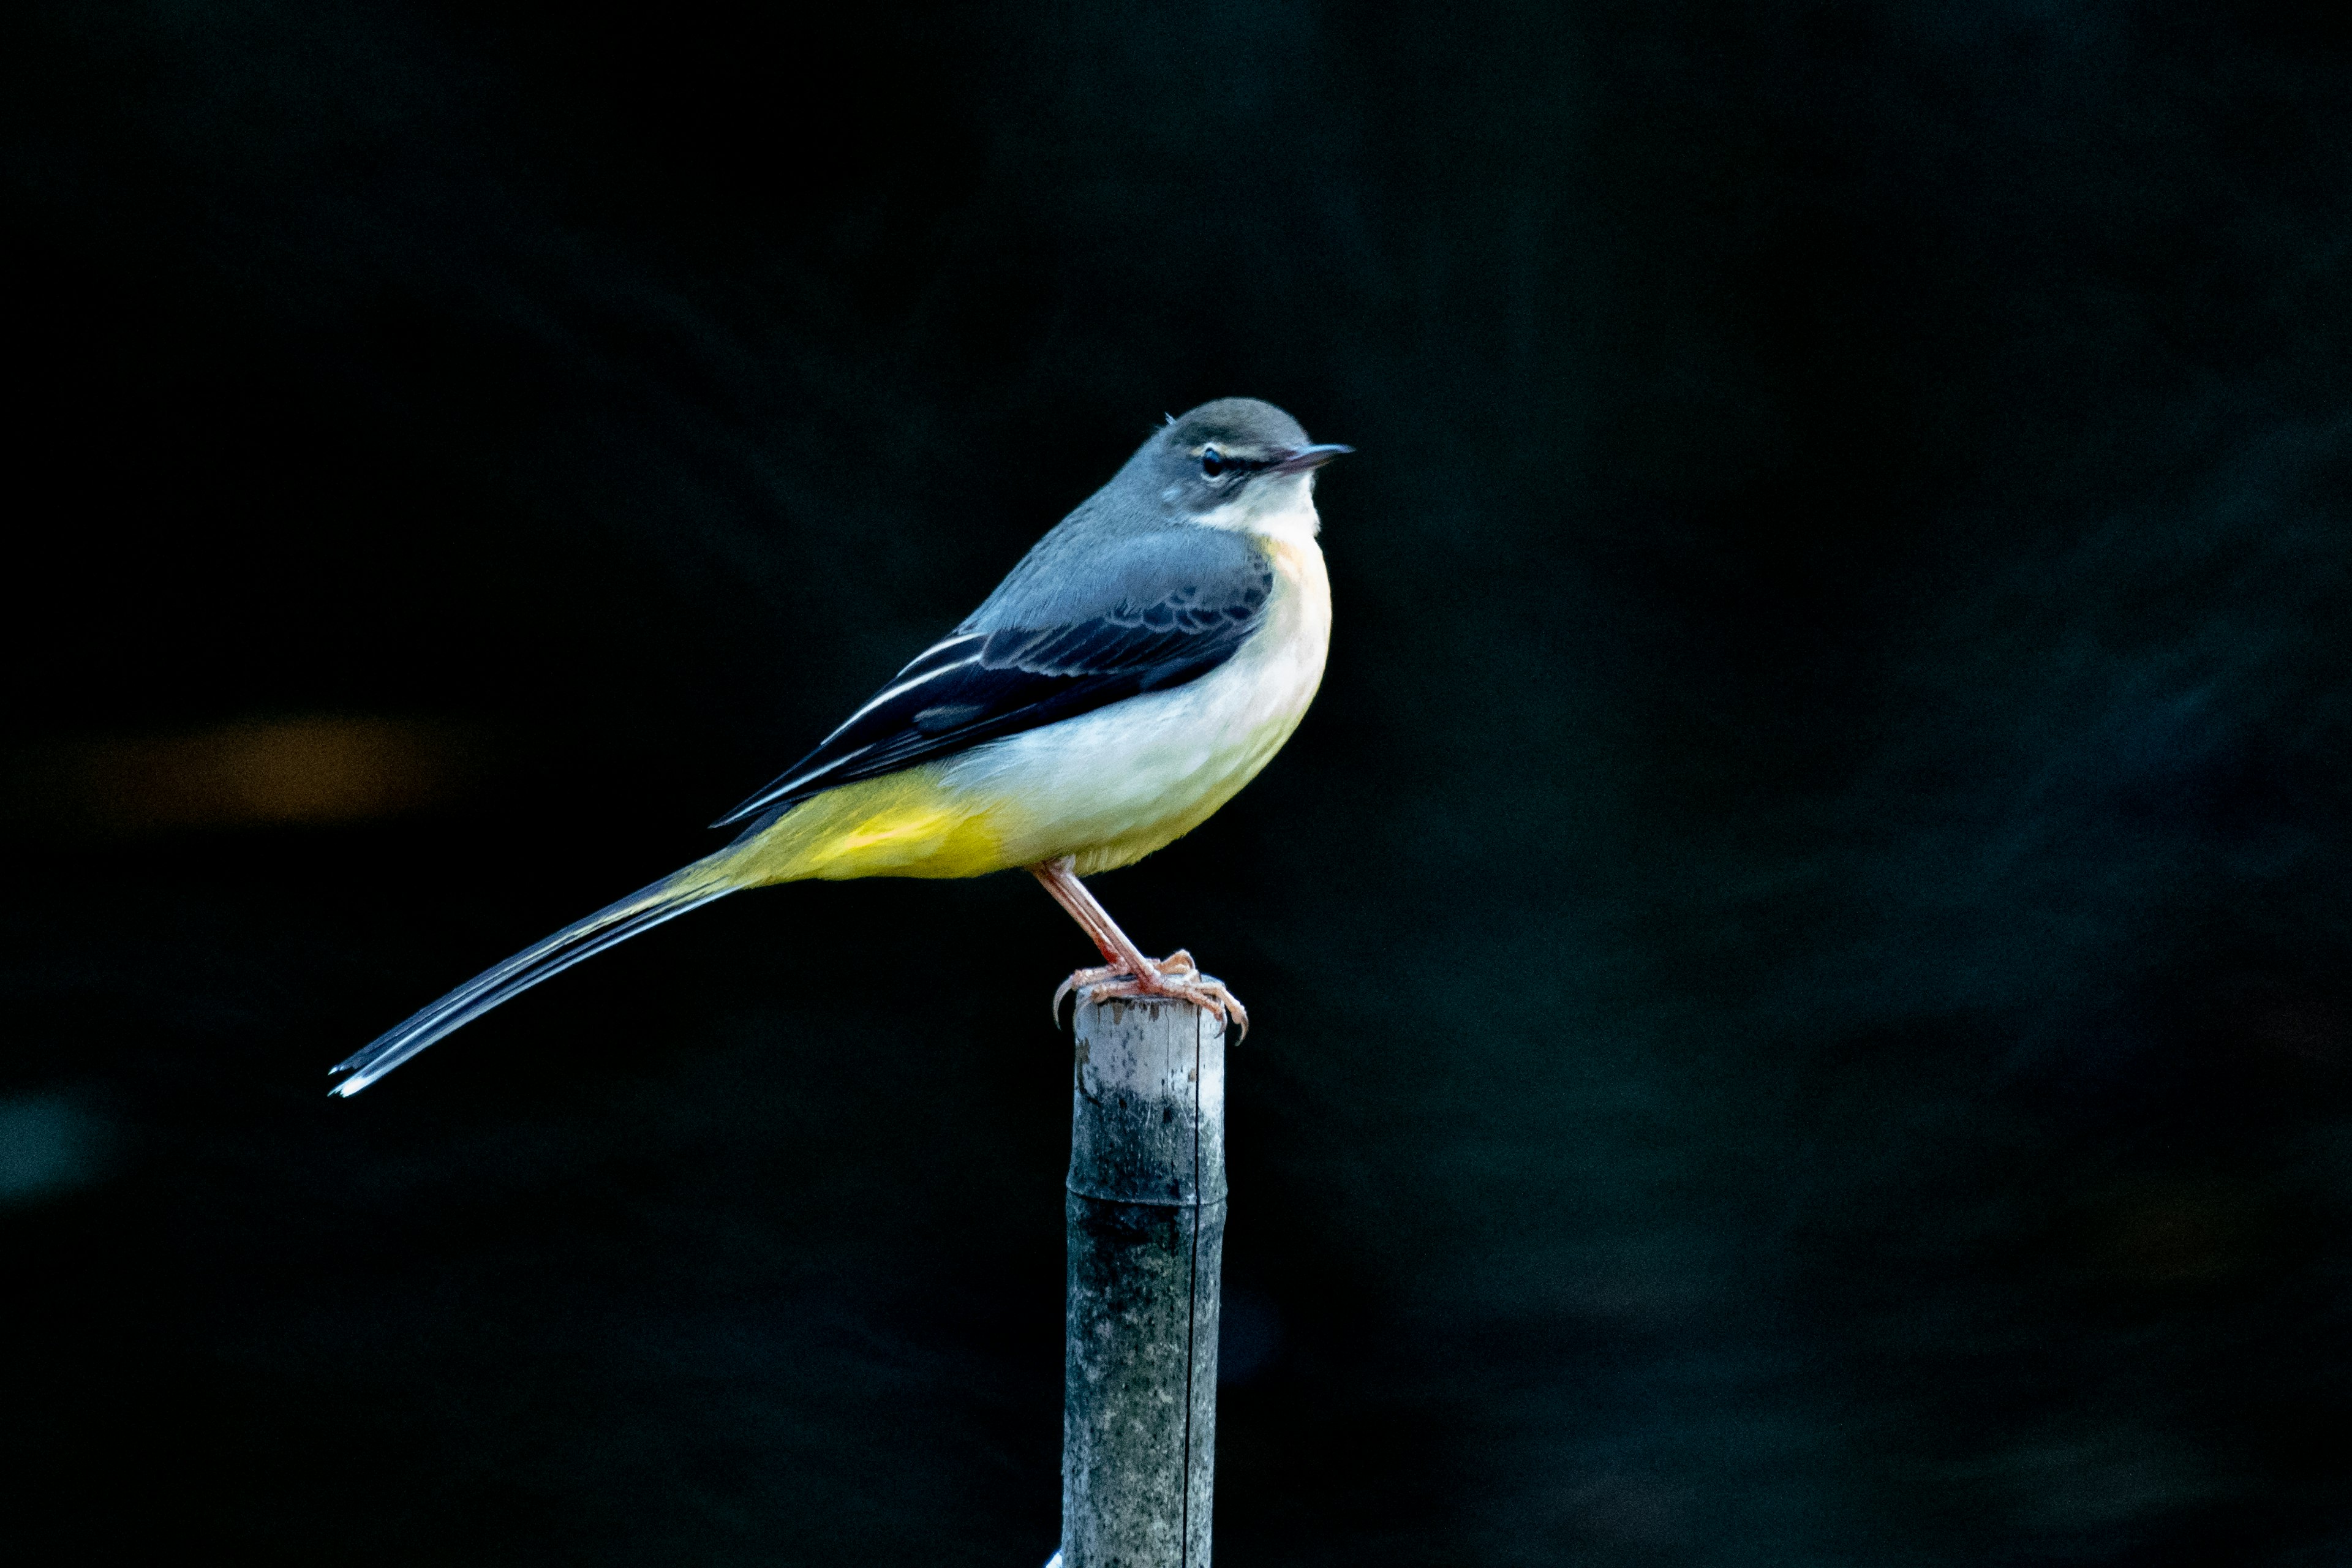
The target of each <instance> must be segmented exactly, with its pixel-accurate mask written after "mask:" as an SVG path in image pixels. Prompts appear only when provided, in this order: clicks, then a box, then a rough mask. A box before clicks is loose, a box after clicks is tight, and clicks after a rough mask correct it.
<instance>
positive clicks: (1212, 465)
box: [1201, 447, 1230, 479]
mask: <svg viewBox="0 0 2352 1568" xmlns="http://www.w3.org/2000/svg"><path fill="white" fill-rule="evenodd" d="M1229 466H1230V465H1229V464H1228V463H1227V462H1226V461H1225V455H1224V454H1223V452H1220V451H1218V450H1217V449H1216V448H1215V447H1202V448H1201V477H1202V479H1215V478H1216V477H1217V476H1218V475H1220V474H1222V473H1223V472H1224V471H1225V469H1226V468H1228V467H1229Z"/></svg>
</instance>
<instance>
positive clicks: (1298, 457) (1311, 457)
mask: <svg viewBox="0 0 2352 1568" xmlns="http://www.w3.org/2000/svg"><path fill="white" fill-rule="evenodd" d="M1354 450H1355V448H1354V447H1342V446H1340V445H1339V443H1337V442H1336V441H1326V442H1324V443H1323V444H1322V445H1321V446H1319V447H1295V448H1293V449H1292V450H1291V451H1289V452H1288V453H1286V454H1285V455H1284V456H1283V457H1282V458H1280V459H1279V460H1278V461H1276V463H1275V465H1274V466H1273V467H1272V468H1268V469H1267V470H1266V471H1267V472H1268V473H1274V474H1303V473H1305V472H1307V470H1308V469H1309V468H1321V467H1322V466H1323V465H1324V464H1326V463H1328V462H1329V461H1330V460H1331V459H1332V458H1336V457H1339V456H1340V455H1341V454H1342V453H1346V452H1352V451H1354Z"/></svg>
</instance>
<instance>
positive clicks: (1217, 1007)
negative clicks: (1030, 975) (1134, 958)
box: [1053, 948, 1250, 1045]
mask: <svg viewBox="0 0 2352 1568" xmlns="http://www.w3.org/2000/svg"><path fill="white" fill-rule="evenodd" d="M1074 991H1075V992H1076V993H1077V998H1078V1001H1079V1002H1080V1003H1081V1004H1084V1003H1087V1002H1102V1001H1110V1000H1113V999H1115V998H1118V997H1121V996H1173V997H1176V998H1178V999H1180V1000H1181V1001H1185V1002H1190V1003H1192V1005H1194V1006H1196V1007H1207V1008H1212V1009H1213V1010H1214V1011H1215V1013H1216V1015H1217V1016H1218V1017H1219V1018H1220V1019H1221V1020H1223V1022H1224V1023H1225V1024H1226V1026H1229V1027H1230V1026H1234V1025H1236V1024H1238V1025H1239V1026H1241V1033H1240V1034H1239V1035H1236V1036H1235V1037H1234V1044H1235V1045H1239V1044H1240V1043H1241V1042H1242V1041H1244V1040H1246V1039H1248V1038H1249V1027H1250V1020H1249V1009H1248V1008H1246V1007H1244V1006H1243V1005H1242V1000H1241V998H1240V997H1238V996H1236V995H1234V994H1233V993H1232V992H1230V991H1228V990H1226V989H1225V983H1224V982H1223V981H1222V980H1218V979H1216V978H1214V977H1213V976H1211V975H1207V974H1203V973H1201V969H1200V966H1199V965H1198V964H1197V963H1194V962H1193V960H1192V954H1191V953H1189V952H1184V951H1183V950H1182V949H1181V948H1180V949H1178V950H1177V951H1176V952H1171V953H1170V954H1169V955H1168V956H1167V957H1166V958H1163V959H1161V960H1160V962H1159V963H1151V964H1150V965H1149V967H1148V968H1147V969H1146V971H1145V972H1144V973H1141V974H1138V973H1135V972H1134V971H1133V970H1131V969H1129V968H1128V967H1127V966H1126V965H1125V964H1106V965H1104V966H1102V967H1101V968H1098V969H1080V970H1076V971H1074V972H1072V973H1071V975H1070V977H1069V978H1068V979H1066V980H1065V981H1063V982H1062V984H1059V985H1057V986H1055V988H1054V1001H1053V1018H1054V1027H1055V1028H1056V1029H1059V1028H1060V1027H1061V1026H1062V998H1063V997H1065V996H1067V995H1069V994H1071V993H1072V992H1074Z"/></svg>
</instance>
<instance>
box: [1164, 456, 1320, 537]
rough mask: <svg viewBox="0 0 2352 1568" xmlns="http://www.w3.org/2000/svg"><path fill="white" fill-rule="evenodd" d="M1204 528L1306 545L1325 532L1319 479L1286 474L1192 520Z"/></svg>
mask: <svg viewBox="0 0 2352 1568" xmlns="http://www.w3.org/2000/svg"><path fill="white" fill-rule="evenodd" d="M1192 521H1195V522H1197V523H1199V524H1200V525H1201V526H1202V527H1203V528H1222V529H1226V530H1229V531H1232V532H1234V533H1255V534H1256V535H1257V536H1258V537H1259V538H1261V539H1272V540H1277V541H1280V542H1284V543H1286V544H1303V543H1306V542H1307V541H1309V540H1311V539H1313V538H1314V537H1315V536H1316V535H1317V534H1318V533H1319V532H1321V531H1323V520H1322V518H1320V517H1319V516H1318V515H1317V514H1316V510H1315V476H1314V475H1313V474H1311V473H1307V474H1285V475H1282V476H1280V477H1278V478H1276V479H1274V480H1273V482H1271V483H1267V482H1265V481H1264V480H1261V481H1260V482H1258V483H1256V484H1254V485H1251V486H1250V487H1249V488H1248V489H1245V490H1244V491H1243V492H1242V493H1241V494H1240V495H1239V496H1236V497H1235V498H1234V500H1230V501H1228V502H1226V503H1225V504H1224V505H1223V506H1221V507H1219V508H1217V510H1214V511H1204V512H1202V513H1201V514H1200V515H1199V516H1198V517H1196V518H1194V519H1193V520H1192Z"/></svg>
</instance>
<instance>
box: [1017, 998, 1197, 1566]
mask: <svg viewBox="0 0 2352 1568" xmlns="http://www.w3.org/2000/svg"><path fill="white" fill-rule="evenodd" d="M1074 1027H1075V1030H1076V1036H1077V1067H1076V1075H1075V1079H1076V1082H1075V1087H1074V1090H1073V1093H1072V1095H1071V1122H1070V1179H1069V1205H1068V1214H1069V1240H1070V1260H1069V1268H1070V1272H1069V1286H1070V1294H1069V1308H1068V1316H1067V1320H1066V1323H1067V1337H1066V1342H1065V1348H1064V1362H1063V1376H1064V1394H1063V1405H1062V1551H1061V1554H1060V1555H1059V1557H1057V1558H1056V1559H1055V1561H1056V1562H1057V1563H1060V1564H1061V1565H1062V1568H1208V1563H1209V1508H1210V1501H1211V1499H1212V1497H1213V1482H1214V1460H1215V1455H1216V1428H1217V1282H1218V1261H1219V1258H1220V1257H1221V1255H1222V1253H1223V1247H1224V1235H1225V1028H1224V1022H1223V1019H1221V1018H1220V1017H1218V1016H1216V1015H1215V1014H1213V1013H1209V1012H1204V1011H1202V1009H1200V1008H1197V1007H1194V1006H1192V1005H1191V1004H1189V1003H1183V1002H1176V1001H1171V1000H1169V999H1167V998H1164V997H1138V998H1129V999H1119V1000H1113V1001H1107V1002H1101V1003H1093V1002H1087V1001H1083V1000H1082V1001H1081V1002H1080V1003H1079V1004H1078V1008H1077V1016H1076V1020H1075V1023H1074Z"/></svg>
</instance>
